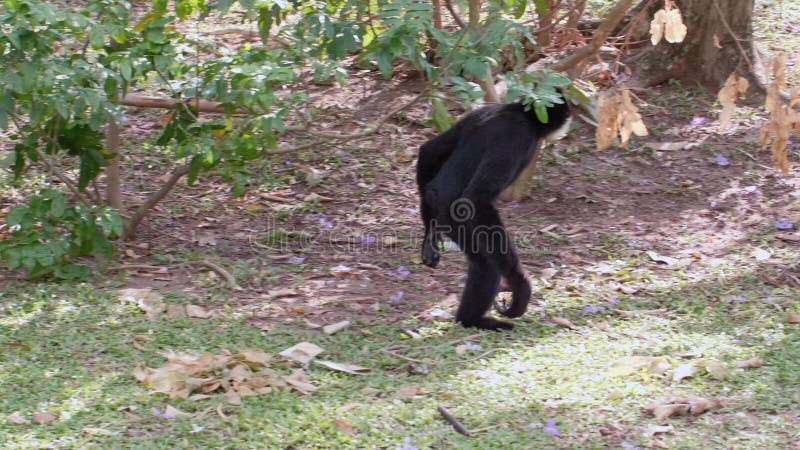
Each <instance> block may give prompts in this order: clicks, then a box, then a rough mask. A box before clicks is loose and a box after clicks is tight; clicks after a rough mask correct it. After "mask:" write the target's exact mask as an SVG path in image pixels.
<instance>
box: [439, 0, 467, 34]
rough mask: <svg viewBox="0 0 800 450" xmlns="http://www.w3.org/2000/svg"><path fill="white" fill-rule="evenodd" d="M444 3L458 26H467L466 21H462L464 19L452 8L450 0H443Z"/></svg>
mask: <svg viewBox="0 0 800 450" xmlns="http://www.w3.org/2000/svg"><path fill="white" fill-rule="evenodd" d="M444 5H445V6H446V7H447V10H448V11H450V15H451V16H453V20H455V21H456V23H457V24H458V26H459V28H467V23H466V22H464V19H462V18H461V16H459V15H458V13H457V12H456V9H455V8H453V2H452V0H444Z"/></svg>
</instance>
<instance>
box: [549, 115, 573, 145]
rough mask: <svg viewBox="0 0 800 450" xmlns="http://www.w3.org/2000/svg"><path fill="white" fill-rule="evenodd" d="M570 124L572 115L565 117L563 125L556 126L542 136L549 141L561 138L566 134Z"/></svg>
mask: <svg viewBox="0 0 800 450" xmlns="http://www.w3.org/2000/svg"><path fill="white" fill-rule="evenodd" d="M570 124H572V117H567V120H566V121H565V122H564V124H563V125H561V126H560V127H558V128H557V129H556V130H554V131H552V132H551V133H549V134H546V135H545V136H544V138H545V139H547V140H548V141H550V142H555V141H557V140H559V139H561V138H563V137H564V136H566V135H567V132H569V126H570Z"/></svg>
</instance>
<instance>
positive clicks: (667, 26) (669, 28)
mask: <svg viewBox="0 0 800 450" xmlns="http://www.w3.org/2000/svg"><path fill="white" fill-rule="evenodd" d="M664 22H665V23H664V39H666V41H667V42H669V43H672V44H676V43H678V42H683V40H684V38H686V25H684V24H683V17H681V10H680V9H678V8H677V7H674V8H672V9H669V10H667V12H666V14H665V17H664Z"/></svg>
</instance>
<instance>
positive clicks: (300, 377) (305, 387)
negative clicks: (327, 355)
mask: <svg viewBox="0 0 800 450" xmlns="http://www.w3.org/2000/svg"><path fill="white" fill-rule="evenodd" d="M283 380H284V381H286V383H287V384H288V385H289V386H290V387H291V388H292V389H294V390H296V391H297V392H299V393H301V394H303V395H308V394H310V393H312V392H314V391H316V390H317V389H319V388H317V387H316V386H314V385H313V384H311V383H310V382H309V381H310V380H309V379H308V377H306V375H305V373H304V372H303V370H302V369H297V370H295V371H294V372H292V374H291V375H286V376H284V377H283Z"/></svg>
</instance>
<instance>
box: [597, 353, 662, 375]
mask: <svg viewBox="0 0 800 450" xmlns="http://www.w3.org/2000/svg"><path fill="white" fill-rule="evenodd" d="M653 360H655V358H654V357H652V356H628V357H625V358H622V359H618V360H616V361H614V362H613V363H611V368H610V369H609V371H608V372H609V374H610V375H612V376H628V375H631V374H634V373H636V372H638V371H639V370H641V369H642V368H644V367H647V366H649V365H650V364H651V363H652V362H653Z"/></svg>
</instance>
